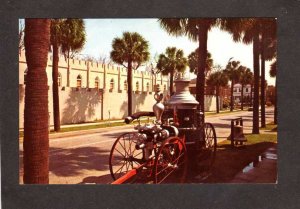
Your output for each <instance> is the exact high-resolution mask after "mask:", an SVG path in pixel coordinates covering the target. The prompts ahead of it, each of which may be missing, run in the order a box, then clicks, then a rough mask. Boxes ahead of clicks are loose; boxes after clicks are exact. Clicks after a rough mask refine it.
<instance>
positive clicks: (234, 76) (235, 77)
mask: <svg viewBox="0 0 300 209" xmlns="http://www.w3.org/2000/svg"><path fill="white" fill-rule="evenodd" d="M239 65H240V62H239V61H230V60H229V61H228V64H227V66H226V69H225V70H224V72H225V73H226V74H227V76H228V78H229V80H230V81H231V87H230V111H233V107H234V101H233V87H234V84H235V83H236V82H238V81H239V71H238V68H239Z"/></svg>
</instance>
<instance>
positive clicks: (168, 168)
mask: <svg viewBox="0 0 300 209" xmlns="http://www.w3.org/2000/svg"><path fill="white" fill-rule="evenodd" d="M186 172H187V154H186V147H185V144H184V142H183V141H182V140H181V139H180V138H178V137H170V138H168V139H166V140H165V141H164V142H163V143H162V144H161V147H160V148H159V150H158V152H157V154H156V158H155V162H154V166H153V183H154V184H161V183H183V182H184V181H185V177H186Z"/></svg>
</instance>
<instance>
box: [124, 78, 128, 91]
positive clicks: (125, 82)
mask: <svg viewBox="0 0 300 209" xmlns="http://www.w3.org/2000/svg"><path fill="white" fill-rule="evenodd" d="M127 90H128V84H127V80H125V81H124V91H127Z"/></svg>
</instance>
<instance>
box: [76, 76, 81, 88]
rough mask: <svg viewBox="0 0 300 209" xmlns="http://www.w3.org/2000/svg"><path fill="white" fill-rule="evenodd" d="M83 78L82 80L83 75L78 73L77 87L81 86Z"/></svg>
mask: <svg viewBox="0 0 300 209" xmlns="http://www.w3.org/2000/svg"><path fill="white" fill-rule="evenodd" d="M81 80H82V79H81V75H78V76H77V83H76V87H77V88H80V87H81Z"/></svg>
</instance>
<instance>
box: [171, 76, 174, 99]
mask: <svg viewBox="0 0 300 209" xmlns="http://www.w3.org/2000/svg"><path fill="white" fill-rule="evenodd" d="M173 80H174V70H172V71H171V72H170V95H171V96H172V95H173V91H174V90H173V86H174V84H173V82H174V81H173Z"/></svg>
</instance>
